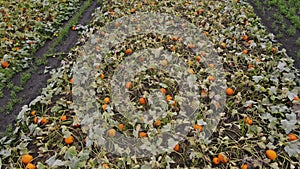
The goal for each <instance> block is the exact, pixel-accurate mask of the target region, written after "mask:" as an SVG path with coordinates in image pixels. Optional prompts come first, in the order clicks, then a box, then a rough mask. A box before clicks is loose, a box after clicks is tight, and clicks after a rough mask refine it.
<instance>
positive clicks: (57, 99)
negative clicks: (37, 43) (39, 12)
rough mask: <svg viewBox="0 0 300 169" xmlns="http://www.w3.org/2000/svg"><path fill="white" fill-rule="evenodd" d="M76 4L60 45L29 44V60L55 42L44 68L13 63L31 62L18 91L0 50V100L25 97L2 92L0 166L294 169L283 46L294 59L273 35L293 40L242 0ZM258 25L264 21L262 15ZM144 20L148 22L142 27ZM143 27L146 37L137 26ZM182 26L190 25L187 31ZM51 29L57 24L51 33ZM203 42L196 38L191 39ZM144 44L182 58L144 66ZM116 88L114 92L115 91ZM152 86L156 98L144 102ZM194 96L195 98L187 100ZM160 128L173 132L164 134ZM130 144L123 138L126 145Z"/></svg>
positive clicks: (293, 92)
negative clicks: (181, 127)
mask: <svg viewBox="0 0 300 169" xmlns="http://www.w3.org/2000/svg"><path fill="white" fill-rule="evenodd" d="M250 2H251V4H253V3H254V2H252V1H250ZM60 3H62V4H63V3H68V4H69V5H70V3H71V2H68V1H66V2H63V1H61V2H60ZM85 3H87V2H81V1H78V3H77V8H76V10H78V9H79V6H81V9H84V10H82V17H79V16H78V18H77V19H79V21H78V22H77V23H76V24H75V22H74V23H72V24H69V27H68V23H65V25H67V27H68V31H66V32H60V33H62V34H64V35H67V36H63V38H62V39H63V42H62V41H61V42H60V43H58V42H56V41H55V38H54V40H53V41H52V42H51V41H48V42H46V41H45V40H44V42H46V43H45V47H42V48H40V49H39V50H36V51H35V50H32V49H31V52H35V53H36V55H35V56H34V57H32V58H33V60H35V59H34V58H40V57H41V56H43V54H45V53H48V51H49V49H50V50H51V47H50V46H52V45H51V44H52V43H54V44H55V43H58V44H60V45H56V47H53V49H52V51H51V52H52V53H51V54H48V55H49V56H51V57H45V60H43V61H42V62H45V64H42V65H41V66H38V63H37V62H38V61H37V59H36V60H35V61H34V62H31V63H32V65H37V68H36V69H28V68H27V67H24V68H23V69H24V70H23V69H20V71H19V72H23V71H25V72H26V71H28V70H31V71H28V73H29V74H30V75H31V77H30V78H29V79H30V80H26V83H24V85H23V86H22V89H21V88H17V87H14V86H19V85H17V84H18V83H19V82H18V81H19V80H18V79H22V75H19V74H18V73H17V72H18V71H16V73H15V74H14V76H11V77H10V78H8V76H6V74H7V72H9V71H10V70H12V71H14V70H17V69H14V67H18V65H20V64H19V62H21V61H20V60H22V59H19V58H20V57H22V55H21V54H20V56H19V55H17V56H18V57H16V56H12V55H9V54H7V55H5V54H4V56H5V57H3V58H1V63H2V69H1V71H2V72H1V73H2V74H1V75H3V77H2V80H4V81H2V82H4V83H3V84H5V85H6V86H9V85H8V84H10V81H9V80H8V79H13V80H12V87H11V88H8V89H10V90H7V89H6V88H7V87H6V88H5V87H4V88H5V89H4V90H3V94H4V96H6V95H10V96H11V98H12V96H14V98H21V97H22V96H23V95H26V97H24V98H22V99H21V100H22V102H21V101H19V102H20V103H17V104H13V105H15V107H13V109H11V110H10V109H9V107H7V103H9V102H10V100H11V99H9V98H7V97H3V98H2V99H3V102H2V101H1V107H3V108H4V109H3V116H1V120H2V121H4V123H3V124H5V125H2V126H1V131H2V132H4V130H5V129H6V128H7V124H9V122H10V121H12V119H14V118H13V116H14V115H16V116H17V117H16V120H14V122H13V127H11V128H10V130H9V131H8V132H7V133H5V134H2V135H3V137H2V139H1V140H0V145H1V146H0V148H1V151H0V155H1V161H0V164H1V165H2V168H25V167H27V168H35V167H37V168H101V167H102V168H243V169H245V168H279V169H282V168H299V167H300V164H299V160H300V157H299V154H300V147H299V146H300V142H299V139H298V137H299V134H300V133H299V122H300V109H299V108H300V102H299V97H298V96H299V79H298V77H299V74H298V71H297V69H296V68H295V67H294V65H293V64H294V60H293V59H292V58H290V57H289V56H288V55H287V53H286V51H285V48H286V49H287V51H288V54H291V55H292V56H293V57H294V58H297V56H296V55H293V52H289V49H288V47H289V44H290V43H292V42H290V43H284V42H285V41H289V39H292V40H294V39H295V37H293V36H291V38H287V37H286V36H284V37H286V38H280V39H283V41H281V42H283V47H284V48H282V46H281V44H280V43H277V39H276V35H273V34H271V33H270V32H269V31H270V29H269V28H268V29H266V27H265V26H263V25H262V24H261V20H260V19H259V18H258V17H257V16H256V14H255V13H254V10H253V8H252V6H250V5H249V4H248V3H247V2H246V1H225V0H220V1H217V2H215V1H210V2H207V1H159V2H157V1H151V0H150V1H140V2H136V1H123V0H120V1H112V2H98V3H97V2H96V1H90V2H89V5H86V6H87V7H85V8H83V7H84V4H85ZM12 4H13V5H14V3H12ZM12 4H7V7H6V6H5V7H6V8H5V10H3V9H2V15H1V17H3V19H5V17H7V16H9V14H8V13H9V12H8V9H11V8H12V6H13V5H12ZM21 4H22V3H21ZM43 5H44V6H47V5H45V4H43ZM43 5H42V6H43ZM64 5H67V4H64ZM74 6H76V5H74ZM97 6H98V8H97ZM26 7H27V6H26ZM18 8H19V7H18ZM18 8H13V9H18ZM26 9H27V8H26ZM30 9H31V8H30V7H28V10H30ZM47 9H48V8H45V11H47ZM61 9H64V8H61ZM74 9H75V8H74ZM94 9H96V10H94ZM256 9H257V8H256ZM76 10H74V11H76ZM3 11H4V12H3ZM62 11H63V10H62ZM91 12H93V17H91V15H90V14H91ZM150 12H152V13H153V12H156V13H164V14H168V15H172V16H175V18H176V17H177V18H183V19H184V21H185V22H180V24H178V23H179V22H177V20H176V19H174V18H173V19H166V18H163V16H164V15H163V14H161V15H157V16H154V17H150V18H149V17H148V18H143V17H141V15H140V14H143V13H150ZM257 13H258V14H260V13H259V12H257ZM69 15H70V16H71V15H72V12H70V14H69ZM73 15H74V13H73ZM126 16H127V17H126ZM133 16H138V17H133ZM261 16H262V17H263V16H264V15H261ZM28 17H29V16H28ZM124 17H125V18H129V20H126V19H124ZM49 18H50V19H51V16H49ZM80 18H81V19H80ZM130 18H131V19H132V20H131V19H130ZM263 18H264V17H263ZM118 19H119V20H118ZM147 19H148V20H147ZM160 19H161V20H160ZM89 20H91V22H90V23H89V24H88V25H87V26H84V24H86V23H87V21H89ZM35 21H40V20H39V19H38V20H36V19H35ZM125 21H128V22H125ZM145 21H147V22H146V23H147V24H146V25H145V24H144V23H145ZM262 21H264V19H262ZM7 22H8V21H5V20H4V22H3V24H2V25H4V27H3V29H4V28H5V29H7V25H6V24H7ZM42 23H43V24H45V22H42ZM61 23H63V21H62V22H61ZM264 23H266V26H269V24H268V23H269V22H264ZM14 24H15V23H13V24H12V25H11V27H14ZM190 24H191V25H194V26H195V27H189V25H190ZM76 25H77V26H76ZM107 25H109V26H108V27H107ZM160 25H164V26H165V27H164V29H161V27H159V26H160ZM73 26H75V27H73ZM155 26H158V27H157V29H153V28H154V27H155ZM174 26H175V27H176V29H174ZM37 27H38V25H37ZM1 28H2V27H1ZM147 28H148V29H149V28H152V29H150V30H151V31H152V30H153V31H154V32H155V33H153V32H147V31H145V30H147ZM192 28H193V29H194V28H197V30H199V32H200V33H199V34H191V33H193V29H192ZM60 29H61V30H63V29H62V26H60V27H57V28H56V31H53V32H57V30H60ZM70 29H71V30H70ZM8 30H9V29H8ZM124 30H126V31H127V32H126V31H124ZM157 30H160V32H157ZM170 30H176V31H177V32H175V33H174V32H172V31H170ZM178 30H180V31H178ZM13 31H15V32H18V31H17V30H13ZM168 31H169V32H168ZM124 32H125V33H124ZM132 32H135V33H136V34H134V33H132ZM78 33H79V34H80V35H79V34H78ZM139 33H141V34H139ZM25 35H27V34H26V33H25ZM42 35H43V36H45V34H42ZM57 35H58V36H59V37H60V34H57ZM129 35H130V36H129ZM297 35H299V30H298V29H296V34H295V36H297ZM119 37H122V38H123V39H122V38H121V40H119V39H118V38H119ZM197 37H200V38H201V40H199V39H198V41H197ZM10 38H12V39H10ZM25 39H26V38H25ZM58 39H59V38H58ZM204 39H206V40H207V41H205V42H208V43H203V40H204ZM11 40H14V39H13V36H12V37H8V38H7V40H6V39H4V41H5V44H6V45H7V44H8V42H11ZM27 40H28V39H27ZM6 41H8V42H6ZM26 42H27V41H26ZM1 43H2V42H1ZM28 43H29V42H28ZM113 43H115V44H113ZM3 44H4V43H3ZM13 44H15V43H11V44H10V45H13ZM1 45H2V44H1ZM30 45H32V44H30ZM73 45H74V47H73ZM105 45H108V46H109V45H110V47H109V48H106V46H105ZM209 45H211V46H209ZM2 46H3V45H2ZM16 47H18V46H16V45H14V46H13V48H16ZM72 47H73V48H72ZM24 48H26V45H25V47H24ZM144 49H160V50H163V51H166V52H167V53H168V54H170V55H172V57H175V58H178V59H179V60H182V61H183V63H185V65H186V66H185V67H183V69H185V71H182V70H181V69H179V70H180V71H176V70H177V67H176V66H178V65H180V63H181V62H174V58H172V59H170V56H169V55H168V54H166V55H163V56H164V57H163V58H160V59H158V60H157V61H158V62H157V63H156V62H152V63H151V64H154V63H155V64H156V66H155V64H154V67H151V64H148V61H149V58H151V57H150V56H152V55H153V56H154V55H155V54H156V50H150V52H149V53H147V52H146V51H144ZM292 49H293V50H298V49H299V48H297V46H293V47H292ZM10 50H14V51H19V50H22V49H18V50H16V49H12V47H5V51H10ZM26 50H27V48H26ZM5 51H4V52H5ZM29 51H30V50H29ZM141 51H142V53H141ZM89 52H92V54H91V56H95V57H96V58H95V60H92V61H89V62H85V61H86V60H89V59H91V58H89V57H90V55H87V53H89ZM14 54H16V53H14ZM8 55H9V57H8ZM26 56H27V55H26ZM52 56H56V57H59V56H60V57H59V58H54V57H52ZM14 58H16V59H14ZM99 58H100V59H99ZM130 58H134V60H133V61H132V59H130ZM85 59H86V60H85ZM25 60H26V59H25ZM128 60H129V61H132V63H131V64H128V62H129V61H128ZM23 61H24V60H22V63H23ZM80 61H81V62H80ZM4 62H8V63H9V65H8V66H5V65H4V64H3V63H4ZM26 63H27V62H25V61H24V64H26ZM81 63H83V64H81ZM297 63H298V62H297V61H296V63H295V65H296V66H297ZM124 65H125V66H124ZM48 66H50V67H51V68H48ZM173 66H174V67H176V68H173ZM136 67H138V68H139V69H136ZM179 68H180V66H179ZM18 70H19V69H18ZM45 70H47V71H45ZM74 70H76V71H75V73H74V72H72V71H74ZM87 70H88V71H87ZM115 70H121V72H122V73H123V72H127V74H128V76H127V77H130V78H128V79H121V80H120V79H118V78H117V80H116V81H113V80H114V78H115V77H118V76H117V72H115ZM136 70H140V71H136ZM128 72H129V73H128ZM174 72H175V73H174ZM179 72H182V74H181V73H179ZM124 74H126V73H124ZM23 76H24V75H23ZM120 77H122V76H120ZM120 77H119V78H120ZM174 77H175V78H174ZM176 77H177V79H178V80H174V79H176ZM180 77H182V79H186V82H187V84H193V85H192V86H194V87H196V88H197V89H198V90H197V92H196V93H194V92H191V91H189V90H182V83H184V82H182V81H180ZM89 82H91V83H89ZM120 82H121V83H120ZM117 84H118V85H120V86H118V85H117ZM5 85H3V86H5ZM116 86H117V87H116ZM41 88H43V89H42V90H41ZM87 89H88V90H87ZM16 90H17V91H16ZM8 91H9V93H10V94H8ZM12 91H13V92H12ZM121 91H123V92H124V93H122V92H121ZM11 93H15V95H14V94H11ZM119 93H121V96H120V98H121V99H118V97H116V96H119V95H117V94H119ZM153 93H155V94H156V95H155V96H157V98H155V99H153ZM85 96H93V97H92V99H91V98H89V97H85ZM127 96H128V97H127ZM197 96H199V97H198V101H199V102H194V101H193V100H190V98H197ZM13 100H14V99H13ZM223 101H224V102H223ZM11 102H12V101H11ZM2 103H4V104H2ZM155 103H158V104H159V106H156V105H155ZM124 105H125V108H124ZM154 105H155V106H154ZM191 105H196V109H195V111H193V113H194V114H193V116H192V117H193V118H192V119H190V118H188V117H187V116H185V114H186V113H187V112H185V111H184V110H187V109H185V106H191ZM122 106H123V107H122ZM21 107H22V108H21ZM95 107H96V109H95ZM127 108H129V109H127ZM192 108H193V107H192ZM90 110H93V111H92V112H91V111H90ZM125 110H126V111H125ZM193 110H194V109H193ZM5 112H6V113H5ZM144 112H149V113H144ZM216 112H220V113H216ZM212 117H213V118H212ZM186 119H188V120H186ZM211 119H217V120H218V123H217V125H212V124H215V123H213V122H211ZM100 120H101V123H99V121H100ZM185 122H187V123H185ZM182 124H189V125H188V126H186V127H187V132H186V133H185V135H184V136H183V137H181V138H182V139H180V140H176V139H174V138H175V136H176V134H178V131H176V129H177V127H176V126H178V125H182ZM97 125H98V126H97ZM211 129H214V131H213V132H212V133H210V131H211ZM164 134H168V135H171V136H174V137H167V139H165V140H164V138H162V135H164ZM179 134H182V133H179ZM123 136H126V137H123ZM127 138H129V139H130V140H127ZM131 140H135V141H134V142H130V144H128V142H126V141H131ZM131 143H133V144H131ZM122 145H125V147H122ZM130 146H132V147H133V148H140V149H143V151H144V152H147V154H146V156H145V154H144V156H143V157H142V156H141V155H140V154H139V153H137V152H133V151H132V150H133V149H128V148H127V147H130ZM132 147H131V148H132Z"/></svg>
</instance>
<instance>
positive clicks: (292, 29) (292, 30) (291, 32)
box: [286, 26, 296, 36]
mask: <svg viewBox="0 0 300 169" xmlns="http://www.w3.org/2000/svg"><path fill="white" fill-rule="evenodd" d="M286 33H287V34H288V36H294V35H295V34H296V28H295V27H293V26H291V27H289V28H288V29H287V30H286Z"/></svg>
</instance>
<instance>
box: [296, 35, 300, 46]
mask: <svg viewBox="0 0 300 169" xmlns="http://www.w3.org/2000/svg"><path fill="white" fill-rule="evenodd" d="M296 45H297V46H300V37H299V38H298V39H297V40H296Z"/></svg>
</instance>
